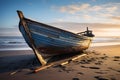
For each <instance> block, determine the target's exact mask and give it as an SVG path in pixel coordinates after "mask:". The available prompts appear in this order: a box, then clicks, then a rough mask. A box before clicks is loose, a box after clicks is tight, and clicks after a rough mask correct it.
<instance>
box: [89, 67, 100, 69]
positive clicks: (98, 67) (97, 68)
mask: <svg viewBox="0 0 120 80" xmlns="http://www.w3.org/2000/svg"><path fill="white" fill-rule="evenodd" d="M89 68H90V69H100V68H99V67H89Z"/></svg>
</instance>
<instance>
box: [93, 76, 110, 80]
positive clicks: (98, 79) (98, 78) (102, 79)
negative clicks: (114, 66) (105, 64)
mask: <svg viewBox="0 0 120 80" xmlns="http://www.w3.org/2000/svg"><path fill="white" fill-rule="evenodd" d="M94 78H96V79H97V80H109V79H108V78H104V77H101V76H95V77H94Z"/></svg>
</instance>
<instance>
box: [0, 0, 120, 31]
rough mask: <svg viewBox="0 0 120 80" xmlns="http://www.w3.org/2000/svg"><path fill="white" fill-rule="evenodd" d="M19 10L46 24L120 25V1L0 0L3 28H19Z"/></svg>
mask: <svg viewBox="0 0 120 80" xmlns="http://www.w3.org/2000/svg"><path fill="white" fill-rule="evenodd" d="M16 10H21V11H22V12H23V13H24V16H25V17H27V18H30V19H33V20H36V21H38V22H43V23H54V22H75V23H103V24H116V25H120V0H0V28H16V27H18V23H19V18H18V15H17V12H16ZM115 29H116V28H115ZM115 29H114V30H115ZM110 30H111V29H110Z"/></svg>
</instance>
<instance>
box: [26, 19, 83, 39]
mask: <svg viewBox="0 0 120 80" xmlns="http://www.w3.org/2000/svg"><path fill="white" fill-rule="evenodd" d="M24 19H25V20H28V21H30V22H33V23H35V24H38V25H42V26H44V27H47V28H52V29H55V30H58V31H61V32H67V33H70V34H72V35H74V36H76V37H79V38H80V37H81V36H80V35H78V34H75V33H73V32H70V31H67V30H64V29H60V28H56V27H54V26H51V25H48V24H44V23H41V22H38V21H35V20H31V19H28V18H24Z"/></svg>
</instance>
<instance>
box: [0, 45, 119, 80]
mask: <svg viewBox="0 0 120 80" xmlns="http://www.w3.org/2000/svg"><path fill="white" fill-rule="evenodd" d="M119 51H120V45H114V46H100V47H91V48H89V49H88V50H86V51H85V52H84V53H85V54H87V55H86V56H83V57H81V58H80V59H77V60H75V61H71V62H70V63H69V64H67V65H64V66H52V67H50V68H47V69H45V70H42V71H39V72H37V73H33V69H34V68H35V67H38V66H39V63H38V62H37V60H36V59H35V56H34V54H33V52H32V51H30V50H26V51H25V50H23V51H22V50H21V51H1V52H0V80H119V79H120V52H119Z"/></svg>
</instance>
